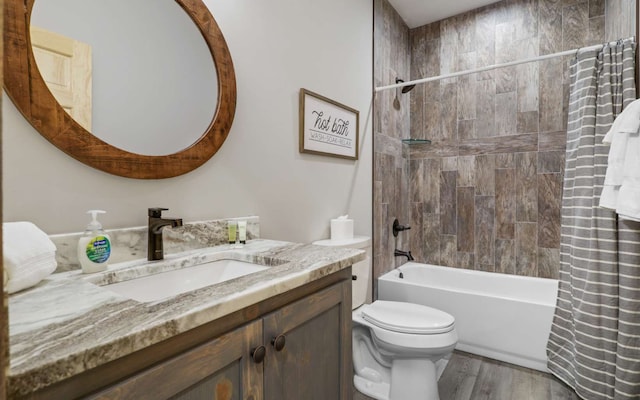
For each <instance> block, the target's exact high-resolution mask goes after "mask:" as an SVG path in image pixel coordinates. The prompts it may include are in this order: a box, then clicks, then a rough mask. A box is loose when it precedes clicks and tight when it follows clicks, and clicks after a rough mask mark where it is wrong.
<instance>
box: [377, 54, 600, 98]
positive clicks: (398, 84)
mask: <svg viewBox="0 0 640 400" xmlns="http://www.w3.org/2000/svg"><path fill="white" fill-rule="evenodd" d="M599 47H602V45H601V44H598V45H593V46H589V47H583V48H580V49H573V50H567V51H561V52H558V53H553V54H546V55H544V56H538V57H532V58H525V59H522V60H517V61H510V62H506V63H502V64H493V65H489V66H486V67H480V68H475V69H468V70H466V71H460V72H453V73H450V74H445V75H439V76H432V77H429V78H422V79H416V80H414V81H410V82H401V83H396V84H393V85H387V86H378V87H377V88H375V91H376V92H381V91H383V90H388V89H395V88H400V87H404V86H410V85H416V84H419V83H427V82H433V81H439V80H442V79H447V78H455V77H457V76H461V75H469V74H475V73H477V72H484V71H490V70H492V69H496V68H502V67H510V66H512V65H518V64H525V63H530V62H534V61H541V60H547V59H550V58H556V57H562V56H570V55H574V54H576V52H578V50H596V49H598V48H599Z"/></svg>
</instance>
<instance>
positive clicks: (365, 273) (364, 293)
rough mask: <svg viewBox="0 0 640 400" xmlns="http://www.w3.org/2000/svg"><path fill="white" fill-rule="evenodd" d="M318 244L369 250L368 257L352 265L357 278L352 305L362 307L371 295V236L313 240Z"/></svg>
mask: <svg viewBox="0 0 640 400" xmlns="http://www.w3.org/2000/svg"><path fill="white" fill-rule="evenodd" d="M313 244H315V245H318V246H327V247H346V248H349V249H360V250H365V251H366V252H367V255H366V258H365V259H364V260H362V261H359V262H357V263H355V264H353V266H352V267H351V272H352V274H353V276H354V277H355V279H354V280H353V281H352V282H353V287H352V291H351V306H352V308H353V309H356V308H358V307H360V306H361V305H362V304H364V303H365V302H366V301H367V299H368V298H370V297H371V238H370V237H368V236H354V237H353V239H344V240H330V239H326V240H318V241H317V242H313Z"/></svg>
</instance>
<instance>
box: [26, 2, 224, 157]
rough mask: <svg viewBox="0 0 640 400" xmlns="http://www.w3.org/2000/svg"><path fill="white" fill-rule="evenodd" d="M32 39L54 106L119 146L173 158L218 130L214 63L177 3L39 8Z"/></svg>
mask: <svg viewBox="0 0 640 400" xmlns="http://www.w3.org/2000/svg"><path fill="white" fill-rule="evenodd" d="M31 39H32V42H33V50H34V55H35V57H36V63H37V66H38V69H39V71H40V74H41V75H42V76H43V78H44V79H45V81H47V85H48V87H49V90H50V91H51V92H52V93H53V94H54V96H55V97H56V99H57V100H58V102H59V103H60V104H61V105H62V106H63V108H64V109H65V111H67V113H68V114H69V115H71V116H72V117H73V118H74V119H75V120H76V121H77V122H78V123H79V124H80V125H82V126H83V127H85V128H86V129H87V130H88V131H90V132H92V133H93V134H94V135H95V136H97V137H98V138H100V139H101V140H104V141H105V142H107V143H109V144H111V145H113V146H115V147H118V148H120V149H122V150H126V151H129V152H132V153H137V154H142V155H150V156H155V155H168V154H173V153H176V152H178V151H180V150H183V149H185V148H188V147H189V146H191V145H193V144H194V143H195V142H197V140H198V139H199V138H200V137H201V136H202V135H203V134H204V133H205V132H206V131H207V128H208V127H209V125H210V124H211V122H212V119H213V117H214V112H215V110H216V106H217V98H218V86H217V85H218V83H217V75H216V69H215V65H214V62H213V59H212V56H211V53H210V51H209V49H208V47H207V44H206V42H205V40H204V38H203V37H202V35H201V33H200V32H199V30H198V28H197V26H196V25H195V24H194V23H193V21H192V20H191V18H190V17H189V16H188V15H187V14H186V13H185V12H184V10H183V9H182V8H181V7H180V6H179V5H178V4H177V3H176V2H175V1H174V0H136V1H134V2H132V1H128V0H49V1H42V0H39V1H36V2H35V4H34V6H33V11H32V14H31Z"/></svg>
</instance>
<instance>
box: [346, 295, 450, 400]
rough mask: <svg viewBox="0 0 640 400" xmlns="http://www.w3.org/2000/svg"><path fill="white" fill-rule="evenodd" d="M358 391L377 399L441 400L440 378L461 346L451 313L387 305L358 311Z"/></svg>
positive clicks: (382, 303)
mask: <svg viewBox="0 0 640 400" xmlns="http://www.w3.org/2000/svg"><path fill="white" fill-rule="evenodd" d="M352 315H353V331H352V337H353V353H354V357H353V367H354V374H355V375H354V385H355V387H356V389H357V390H358V391H359V392H361V393H363V394H366V395H367V396H369V397H372V398H374V399H376V400H401V399H415V400H437V399H439V397H438V377H439V375H440V374H442V371H443V370H444V367H445V366H446V361H447V358H446V357H448V356H449V355H450V354H451V352H452V351H453V349H454V347H455V346H456V343H457V342H458V334H457V332H456V330H455V326H454V319H453V317H452V316H451V315H449V314H447V313H445V312H442V311H440V310H436V309H433V308H430V307H426V306H422V305H419V304H412V303H403V302H393V301H382V300H378V301H375V302H373V303H372V304H366V305H363V306H361V307H359V308H358V309H356V310H354V312H353V314H352Z"/></svg>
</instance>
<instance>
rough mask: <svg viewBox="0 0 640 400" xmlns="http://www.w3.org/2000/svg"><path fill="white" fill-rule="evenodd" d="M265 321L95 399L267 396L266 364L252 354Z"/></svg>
mask: <svg viewBox="0 0 640 400" xmlns="http://www.w3.org/2000/svg"><path fill="white" fill-rule="evenodd" d="M262 336H263V335H262V321H261V320H258V321H255V322H252V323H250V324H249V325H245V326H243V327H240V328H238V329H236V330H234V331H231V332H229V333H227V334H225V335H222V336H221V337H219V338H217V339H214V340H212V341H210V342H208V343H206V344H203V345H201V346H198V347H196V348H194V349H192V350H189V351H187V352H186V353H184V354H181V355H179V356H176V357H174V358H172V359H170V360H168V361H166V362H162V363H161V364H159V365H157V366H156V367H153V368H150V369H148V370H146V371H144V372H142V373H140V374H137V375H135V376H133V377H131V378H129V379H127V380H125V381H123V382H122V383H119V384H117V385H115V386H112V387H110V388H108V389H106V390H104V391H102V392H100V393H98V394H97V395H94V396H90V397H89V398H90V399H104V400H106V399H113V400H116V399H118V400H124V399H131V400H145V399H148V400H161V399H171V400H200V399H202V400H204V399H206V400H263V396H262V393H263V387H262V384H263V368H262V364H257V363H255V362H254V361H253V359H252V358H251V352H252V350H253V349H255V348H256V347H258V346H260V345H261V344H262Z"/></svg>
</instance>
